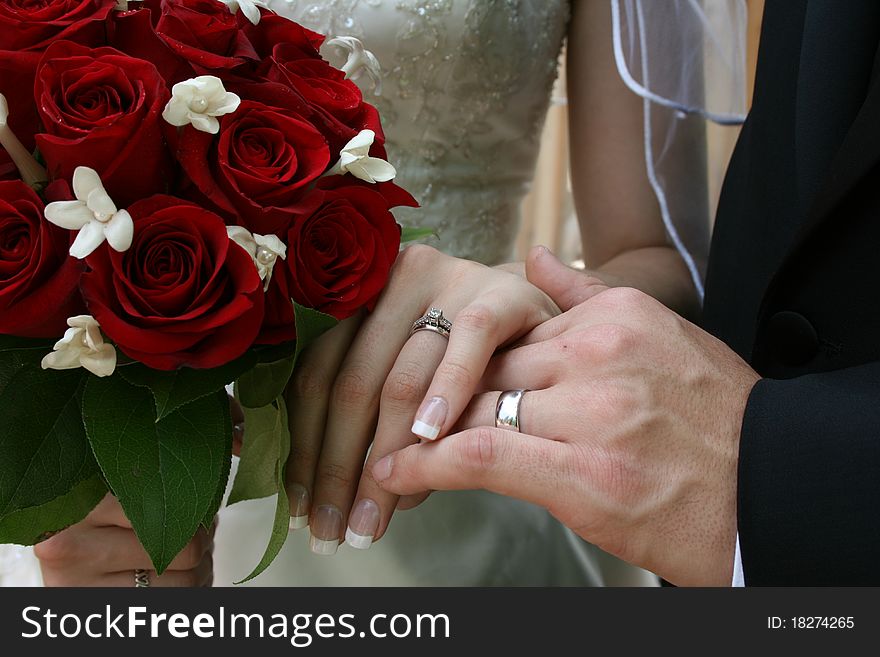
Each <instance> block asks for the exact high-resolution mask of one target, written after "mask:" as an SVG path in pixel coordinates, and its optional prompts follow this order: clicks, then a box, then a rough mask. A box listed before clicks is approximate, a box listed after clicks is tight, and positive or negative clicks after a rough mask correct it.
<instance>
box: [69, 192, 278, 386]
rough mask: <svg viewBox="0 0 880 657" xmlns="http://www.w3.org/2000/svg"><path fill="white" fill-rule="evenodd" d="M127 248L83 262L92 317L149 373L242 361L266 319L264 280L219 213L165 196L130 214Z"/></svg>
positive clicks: (104, 252)
mask: <svg viewBox="0 0 880 657" xmlns="http://www.w3.org/2000/svg"><path fill="white" fill-rule="evenodd" d="M128 211H129V213H130V214H131V216H132V218H133V219H134V225H135V232H134V241H133V242H132V245H131V248H130V249H129V250H128V251H126V252H124V253H118V252H116V251H114V250H112V249H109V248H107V247H106V246H102V247H101V248H99V249H98V250H97V251H95V252H94V253H93V254H92V255H91V256H89V258H88V264H89V267H90V268H91V270H90V271H89V272H88V273H86V274H84V275H83V278H82V291H83V296H84V297H85V299H86V304H87V306H88V308H89V311H90V312H91V313H92V315H94V317H95V319H97V320H98V323H99V324H100V325H101V328H102V329H103V330H104V332H105V333H106V334H107V335H108V336H109V337H110V338H111V339H112V340H113V341H114V342H115V343H116V345H117V346H118V347H119V348H120V349H121V350H122V351H123V352H124V353H126V354H127V355H128V356H130V357H131V358H134V359H136V360H138V361H140V362H142V363H144V364H145V365H147V366H148V367H152V368H155V369H160V370H172V369H176V368H179V367H184V366H187V367H194V368H211V367H218V366H220V365H224V364H226V363H228V362H230V361H232V360H234V359H235V358H238V357H239V356H241V355H242V354H243V353H244V352H245V351H246V350H247V349H248V347H250V346H251V344H252V343H253V341H254V338H255V337H256V336H257V333H258V332H259V330H260V324H261V322H262V320H263V282H262V281H261V280H260V276H259V274H258V273H257V268H256V267H255V266H254V262H253V260H252V258H251V257H250V255H248V253H247V252H246V251H245V250H244V249H242V248H240V247H239V246H237V245H236V244H235V243H234V242H232V241H231V240H230V239H229V237H228V236H227V233H226V225H225V224H224V223H223V220H222V219H221V218H220V217H218V216H217V215H215V214H213V213H211V212H208V211H207V210H205V209H203V208H200V207H198V206H196V205H192V204H189V203H187V202H185V201H181V200H180V199H176V198H173V197H171V196H154V197H152V198H149V199H145V200H143V201H139V202H137V203H135V204H133V205H131V206H130V207H129V208H128Z"/></svg>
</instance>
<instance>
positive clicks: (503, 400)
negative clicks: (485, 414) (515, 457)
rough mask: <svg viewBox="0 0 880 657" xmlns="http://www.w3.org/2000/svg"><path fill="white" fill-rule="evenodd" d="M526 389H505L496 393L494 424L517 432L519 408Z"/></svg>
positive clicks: (499, 427)
mask: <svg viewBox="0 0 880 657" xmlns="http://www.w3.org/2000/svg"><path fill="white" fill-rule="evenodd" d="M527 392H528V390H506V391H504V392H502V393H501V394H500V395H498V403H497V404H496V405H495V426H496V427H497V428H498V429H507V430H508V431H516V432H517V433H519V430H520V423H519V409H520V406H521V405H522V399H523V397H524V396H525V394H526V393H527Z"/></svg>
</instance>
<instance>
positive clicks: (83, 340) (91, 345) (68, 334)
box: [41, 315, 116, 376]
mask: <svg viewBox="0 0 880 657" xmlns="http://www.w3.org/2000/svg"><path fill="white" fill-rule="evenodd" d="M67 325H68V326H69V327H70V328H69V329H67V331H65V333H64V337H63V338H61V339H60V340H59V341H58V342H56V343H55V350H54V351H53V352H52V353H50V354H46V356H44V357H43V361H42V363H41V365H42V367H43V369H44V370H50V369H51V370H72V369H76V368H78V367H84V368H85V369H87V370H88V371H89V372H91V373H92V374H94V375H96V376H110V375H111V374H113V372H114V371H115V370H116V349H115V348H114V347H113V345H112V344H107V343H106V342H104V337H103V336H102V335H101V327H100V326H98V322H96V321H95V318H94V317H92V316H91V315H77V316H76V317H71V318H70V319H68V320H67Z"/></svg>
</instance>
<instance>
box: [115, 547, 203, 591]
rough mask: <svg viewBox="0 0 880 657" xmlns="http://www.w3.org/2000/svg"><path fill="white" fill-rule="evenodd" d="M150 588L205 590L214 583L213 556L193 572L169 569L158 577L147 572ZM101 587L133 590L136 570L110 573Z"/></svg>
mask: <svg viewBox="0 0 880 657" xmlns="http://www.w3.org/2000/svg"><path fill="white" fill-rule="evenodd" d="M146 577H147V580H148V581H149V582H150V587H149V588H154V589H167V588H204V587H209V586H211V585H212V584H213V582H214V563H213V558H212V557H211V555H207V556H206V557H205V558H204V559H203V560H202V561H201V562H200V563H199V564H198V565H196V567H195V568H192V569H191V570H171V569H168V570H166V571H165V572H164V573H162V574H161V575H156V571H155V570H147V571H146ZM102 579H103V582H104V583H102V584H99V586H112V587H116V588H133V587H134V586H135V573H134V570H125V571H122V572H118V573H109V574H108V575H106V576H105V577H104V578H102Z"/></svg>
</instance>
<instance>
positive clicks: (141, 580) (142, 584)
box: [134, 569, 150, 589]
mask: <svg viewBox="0 0 880 657" xmlns="http://www.w3.org/2000/svg"><path fill="white" fill-rule="evenodd" d="M134 587H135V588H136V589H148V588H150V571H149V570H140V569H138V570H135V571H134Z"/></svg>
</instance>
